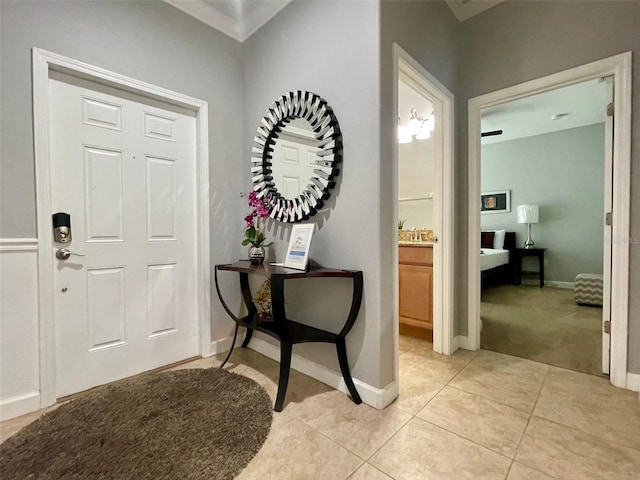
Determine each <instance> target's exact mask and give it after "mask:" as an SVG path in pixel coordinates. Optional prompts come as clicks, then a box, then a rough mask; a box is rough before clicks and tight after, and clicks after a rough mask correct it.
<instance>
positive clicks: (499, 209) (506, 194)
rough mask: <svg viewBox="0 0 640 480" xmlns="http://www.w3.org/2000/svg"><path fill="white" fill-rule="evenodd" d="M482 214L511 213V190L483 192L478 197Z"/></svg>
mask: <svg viewBox="0 0 640 480" xmlns="http://www.w3.org/2000/svg"><path fill="white" fill-rule="evenodd" d="M480 211H481V212H482V213H508V212H510V211H511V190H499V191H496V192H484V193H482V194H481V195H480Z"/></svg>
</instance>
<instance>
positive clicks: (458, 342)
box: [453, 335, 474, 351]
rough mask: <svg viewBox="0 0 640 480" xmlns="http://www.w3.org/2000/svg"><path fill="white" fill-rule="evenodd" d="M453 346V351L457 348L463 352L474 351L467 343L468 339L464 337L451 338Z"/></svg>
mask: <svg viewBox="0 0 640 480" xmlns="http://www.w3.org/2000/svg"><path fill="white" fill-rule="evenodd" d="M453 345H454V347H455V350H457V349H459V348H462V349H463V350H474V348H473V347H472V346H471V344H470V343H469V337H467V336H465V335H456V336H455V337H454V338H453ZM455 350H454V351H455Z"/></svg>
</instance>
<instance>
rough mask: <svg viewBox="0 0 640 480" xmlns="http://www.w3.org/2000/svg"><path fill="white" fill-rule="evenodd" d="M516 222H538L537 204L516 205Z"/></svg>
mask: <svg viewBox="0 0 640 480" xmlns="http://www.w3.org/2000/svg"><path fill="white" fill-rule="evenodd" d="M518 223H538V205H518Z"/></svg>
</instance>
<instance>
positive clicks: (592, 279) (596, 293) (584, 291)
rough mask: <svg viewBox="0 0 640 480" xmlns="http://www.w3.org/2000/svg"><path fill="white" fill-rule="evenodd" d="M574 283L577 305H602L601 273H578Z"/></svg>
mask: <svg viewBox="0 0 640 480" xmlns="http://www.w3.org/2000/svg"><path fill="white" fill-rule="evenodd" d="M575 285H576V286H575V290H574V298H575V301H576V303H577V304H578V305H593V306H597V307H601V306H602V275H599V274H597V273H579V274H578V275H576V283H575Z"/></svg>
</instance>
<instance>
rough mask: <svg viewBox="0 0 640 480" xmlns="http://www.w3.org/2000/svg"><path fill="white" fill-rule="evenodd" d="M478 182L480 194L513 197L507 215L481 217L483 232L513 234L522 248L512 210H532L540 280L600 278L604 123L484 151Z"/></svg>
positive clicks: (523, 233) (522, 230)
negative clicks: (535, 210) (540, 253)
mask: <svg viewBox="0 0 640 480" xmlns="http://www.w3.org/2000/svg"><path fill="white" fill-rule="evenodd" d="M481 178H482V180H481V181H482V191H483V192H490V191H496V190H507V189H509V190H511V212H509V213H491V214H484V215H482V228H483V230H489V229H501V228H506V229H507V230H508V231H515V232H516V245H517V246H519V247H522V246H523V245H524V242H525V240H526V239H527V225H526V224H519V223H518V216H517V207H518V205H523V204H536V205H538V206H539V207H540V223H537V224H535V225H532V226H531V231H532V233H531V237H532V238H533V240H534V242H535V244H536V247H540V248H546V249H547V251H546V252H545V260H546V261H547V262H548V264H547V266H546V267H545V278H546V279H547V280H551V281H556V282H573V281H574V279H575V276H576V275H577V274H578V273H602V254H603V252H602V250H603V241H604V236H603V234H604V227H603V221H602V220H603V215H604V123H600V124H596V125H589V126H586V127H580V128H572V129H569V130H562V131H559V132H554V133H548V134H544V135H536V136H533V137H527V138H519V139H516V140H511V141H507V142H499V143H492V144H489V145H483V147H482V176H481ZM526 260H529V259H526ZM530 260H533V259H530ZM535 269H537V266H536V267H535ZM527 270H529V268H527Z"/></svg>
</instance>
